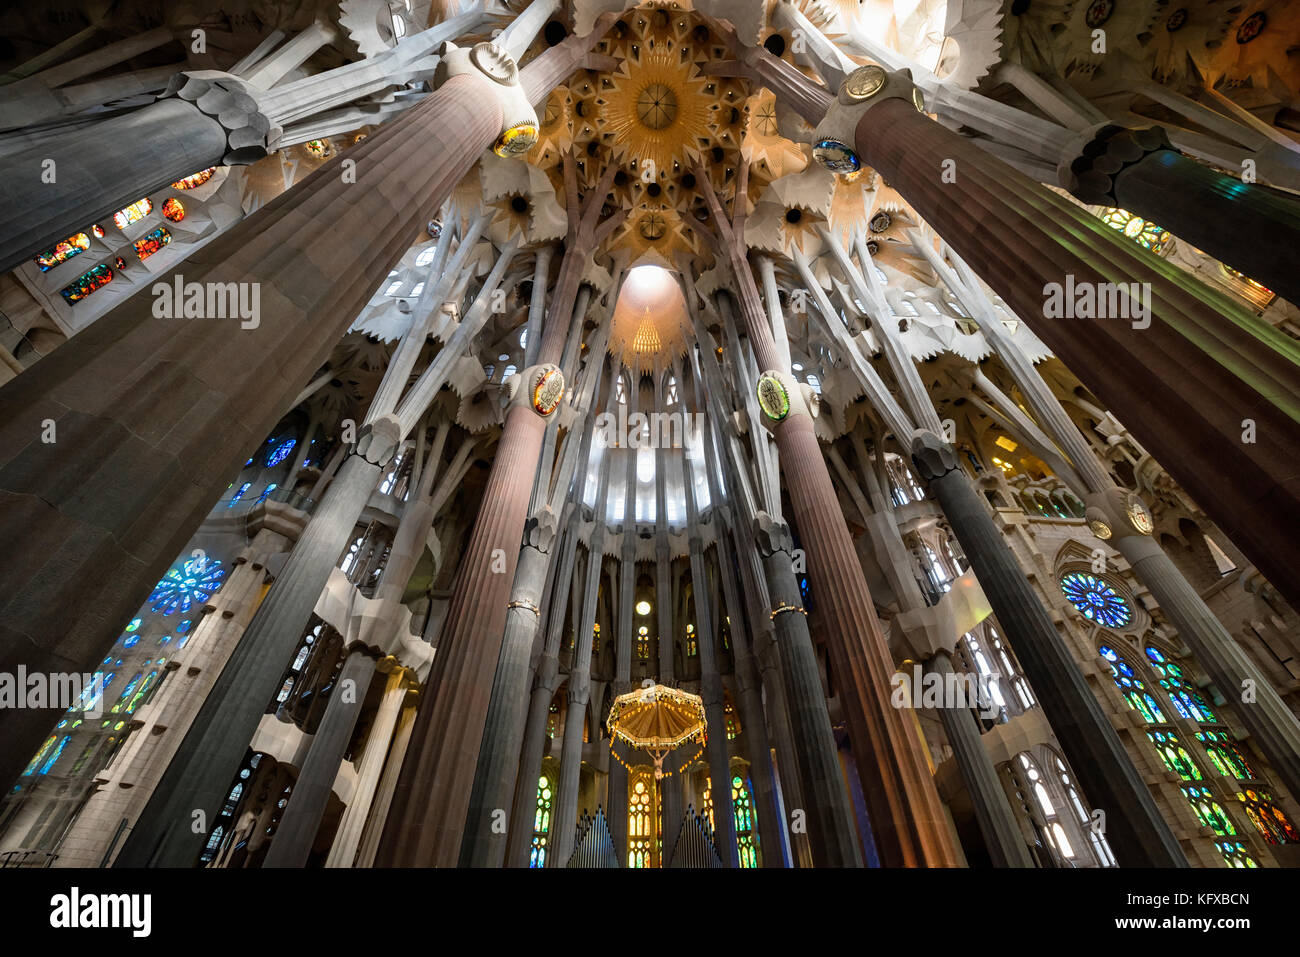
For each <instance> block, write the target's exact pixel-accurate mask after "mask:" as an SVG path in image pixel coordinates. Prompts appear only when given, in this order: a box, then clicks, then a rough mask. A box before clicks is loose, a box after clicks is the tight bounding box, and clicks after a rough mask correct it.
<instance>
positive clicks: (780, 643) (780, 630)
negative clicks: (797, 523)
mask: <svg viewBox="0 0 1300 957" xmlns="http://www.w3.org/2000/svg"><path fill="white" fill-rule="evenodd" d="M754 534H755V536H756V540H757V547H758V550H759V554H760V555H761V556H762V558H763V572H764V577H765V578H766V579H767V589H768V593H769V595H770V596H771V601H772V609H771V616H772V627H773V628H774V629H775V630H776V647H777V651H778V652H779V653H780V657H781V677H782V680H783V683H784V685H785V700H786V707H787V709H788V711H789V715H790V731H791V735H792V737H793V738H794V753H795V758H796V760H797V761H798V762H799V766H798V769H797V770H798V773H799V781H800V784H801V785H802V790H803V796H804V803H805V805H806V806H805V807H804V810H805V811H806V812H807V817H808V842H809V844H810V845H811V847H812V853H813V863H814V865H815V866H817V867H861V866H862V850H861V847H860V846H859V844H858V836H857V831H856V826H855V824H854V820H853V809H852V808H851V807H850V806H849V798H848V793H847V791H846V790H845V785H844V775H843V773H842V771H841V769H840V760H839V749H838V748H837V747H836V745H835V732H834V729H832V728H831V719H830V714H829V713H828V711H827V710H826V693H825V691H824V690H823V689H822V679H821V671H820V669H819V668H818V666H817V653H816V651H815V650H814V649H813V643H812V635H811V634H810V633H809V631H808V614H807V612H805V611H804V608H803V598H802V596H801V595H800V594H799V581H798V579H797V578H795V574H794V555H793V554H792V553H793V551H794V540H793V538H792V536H791V535H790V528H789V526H788V525H786V524H785V523H784V522H778V521H776V520H775V519H773V518H772V517H771V516H770V515H768V514H767V513H766V512H760V513H759V514H758V518H757V520H756V522H755V528H754ZM791 770H795V769H793V768H792V769H791Z"/></svg>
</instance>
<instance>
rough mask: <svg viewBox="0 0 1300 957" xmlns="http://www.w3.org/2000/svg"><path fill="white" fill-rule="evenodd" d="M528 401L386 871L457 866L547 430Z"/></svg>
mask: <svg viewBox="0 0 1300 957" xmlns="http://www.w3.org/2000/svg"><path fill="white" fill-rule="evenodd" d="M536 372H537V369H536V367H533V368H532V369H526V370H524V371H523V372H521V373H517V375H519V376H520V378H521V380H524V382H525V383H526V384H525V386H523V387H522V388H521V390H520V391H521V393H531V392H532V388H531V383H532V381H533V376H534V374H535V373H536ZM519 398H520V397H518V396H517V397H516V401H515V402H514V403H513V404H512V406H511V408H510V409H509V411H508V412H507V413H506V424H505V428H504V430H503V432H502V435H501V440H500V442H499V444H498V446H497V453H496V462H495V466H494V468H493V469H492V472H491V475H490V477H489V478H488V482H487V486H486V488H485V489H484V490H483V499H482V502H481V504H480V505H479V513H478V517H477V519H476V520H475V523H474V531H473V533H472V535H471V537H470V540H469V543H468V545H467V546H466V548H465V551H464V553H463V556H462V560H461V568H460V572H459V574H458V575H457V578H456V585H455V588H454V590H453V592H452V598H451V604H450V606H449V607H448V609H447V615H446V619H445V621H444V625H443V630H442V634H441V637H440V638H439V640H438V653H437V654H436V655H435V656H434V659H433V670H432V671H431V673H430V675H429V679H428V682H427V683H426V699H425V701H424V703H423V707H422V708H421V709H420V712H419V715H418V716H417V718H416V724H415V728H414V730H413V732H412V735H411V744H410V748H411V751H410V754H409V755H408V757H407V760H406V762H405V764H404V765H403V768H402V780H401V784H400V785H399V787H398V792H397V794H396V795H395V797H394V800H393V804H392V807H391V809H390V811H389V815H388V821H387V824H386V825H385V828H384V836H383V840H382V844H381V849H380V854H379V856H378V858H377V861H378V863H379V864H380V865H381V866H430V865H435V866H437V865H440V866H453V865H455V863H456V862H457V860H458V859H459V855H460V843H461V837H462V835H463V832H464V824H465V817H466V814H467V813H468V811H469V803H470V790H471V788H472V786H473V781H474V769H475V766H476V765H477V761H478V748H479V745H480V743H481V742H482V739H483V726H484V723H485V721H486V718H487V709H488V702H489V699H490V696H491V690H492V677H493V673H494V672H495V670H496V663H497V658H498V657H499V653H500V648H501V641H502V637H503V633H504V630H505V623H506V622H505V619H506V611H507V608H506V604H507V597H508V595H509V591H510V587H511V582H512V581H513V579H514V573H515V567H516V565H517V562H518V557H519V543H520V541H521V539H522V536H523V531H524V528H523V526H524V512H525V509H526V508H527V504H528V496H529V493H530V492H531V490H532V483H533V472H534V469H535V468H536V462H537V457H538V454H539V453H540V451H541V445H542V433H543V432H544V431H545V429H546V420H545V418H543V417H542V416H541V415H539V414H538V413H537V412H536V411H534V409H533V406H532V401H531V395H526V396H523V401H519ZM503 562H504V568H503V567H502V563H503Z"/></svg>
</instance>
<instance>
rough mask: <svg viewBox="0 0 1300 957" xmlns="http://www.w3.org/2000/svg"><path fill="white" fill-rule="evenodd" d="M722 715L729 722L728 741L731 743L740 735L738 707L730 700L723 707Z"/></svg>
mask: <svg viewBox="0 0 1300 957" xmlns="http://www.w3.org/2000/svg"><path fill="white" fill-rule="evenodd" d="M722 714H723V716H724V717H725V718H726V722H727V740H728V741H731V740H732V739H734V738H735V737H736V735H737V734H739V733H740V720H739V719H738V718H737V717H736V706H735V705H734V704H733V703H732V701H731V699H730V698H727V700H726V703H725V704H723V706H722Z"/></svg>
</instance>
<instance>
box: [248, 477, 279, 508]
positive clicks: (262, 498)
mask: <svg viewBox="0 0 1300 957" xmlns="http://www.w3.org/2000/svg"><path fill="white" fill-rule="evenodd" d="M277 487H278V486H277V485H276V484H275V483H274V482H272V483H271V484H270V485H268V486H267V487H266V488H264V489H262V494H261V495H259V496H257V501H256V502H254V503H253V504H254V505H261V504H262V503H263V502H265V501H266V500H267V499H268V498H269V497H270V495H271V493H272V492H274V491H275V490H276V488H277Z"/></svg>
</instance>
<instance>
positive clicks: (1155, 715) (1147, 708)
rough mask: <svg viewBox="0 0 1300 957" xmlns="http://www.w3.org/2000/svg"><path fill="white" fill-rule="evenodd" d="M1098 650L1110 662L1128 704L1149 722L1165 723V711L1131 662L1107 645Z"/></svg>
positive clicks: (1112, 672) (1112, 673)
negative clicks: (1161, 708) (1134, 670)
mask: <svg viewBox="0 0 1300 957" xmlns="http://www.w3.org/2000/svg"><path fill="white" fill-rule="evenodd" d="M1098 652H1099V653H1100V655H1101V656H1102V658H1104V659H1105V660H1106V661H1107V662H1108V663H1109V665H1110V676H1111V678H1113V679H1114V681H1115V687H1117V688H1119V693H1120V694H1121V695H1123V696H1124V700H1125V701H1127V702H1128V706H1129V707H1130V708H1132V709H1133V710H1134V711H1136V712H1138V713H1139V714H1140V715H1142V717H1143V718H1145V719H1146V722H1147V724H1164V722H1165V713H1164V712H1163V711H1161V710H1160V705H1158V704H1156V699H1155V698H1153V697H1151V695H1150V693H1149V692H1148V691H1147V689H1146V685H1145V684H1143V683H1142V680H1141V679H1140V678H1138V676H1137V675H1136V674H1135V673H1134V672H1133V668H1132V667H1131V666H1130V665H1129V663H1128V662H1127V661H1125V660H1124V659H1123V657H1121V656H1120V654H1119V653H1118V652H1117V651H1115V649H1114V648H1111V647H1109V646H1107V645H1102V646H1101V648H1099V649H1098Z"/></svg>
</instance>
